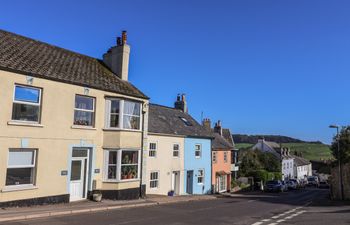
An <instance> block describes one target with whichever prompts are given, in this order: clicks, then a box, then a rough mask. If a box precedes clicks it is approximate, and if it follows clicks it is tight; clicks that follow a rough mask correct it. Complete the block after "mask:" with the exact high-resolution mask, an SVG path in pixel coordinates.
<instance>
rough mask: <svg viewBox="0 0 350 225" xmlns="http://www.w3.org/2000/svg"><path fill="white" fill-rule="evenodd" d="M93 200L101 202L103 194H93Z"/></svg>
mask: <svg viewBox="0 0 350 225" xmlns="http://www.w3.org/2000/svg"><path fill="white" fill-rule="evenodd" d="M92 200H94V201H95V202H101V201H102V194H101V193H96V194H92Z"/></svg>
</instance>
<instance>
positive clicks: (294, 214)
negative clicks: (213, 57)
mask: <svg viewBox="0 0 350 225" xmlns="http://www.w3.org/2000/svg"><path fill="white" fill-rule="evenodd" d="M302 208H303V207H297V208H294V209H291V210H289V211H287V212H284V213H281V214H278V215H276V216H272V217H271V218H269V219H263V220H260V221H259V222H256V223H253V224H252V225H261V224H263V223H264V222H269V221H271V220H276V219H278V218H280V217H284V216H286V215H288V214H290V213H293V212H294V213H293V214H291V215H289V216H287V217H285V218H281V219H279V220H277V221H275V222H273V223H269V224H268V225H277V224H279V223H282V222H285V221H286V220H289V219H292V218H293V217H296V216H298V215H300V214H303V213H305V212H307V211H306V210H301V211H297V210H299V209H302Z"/></svg>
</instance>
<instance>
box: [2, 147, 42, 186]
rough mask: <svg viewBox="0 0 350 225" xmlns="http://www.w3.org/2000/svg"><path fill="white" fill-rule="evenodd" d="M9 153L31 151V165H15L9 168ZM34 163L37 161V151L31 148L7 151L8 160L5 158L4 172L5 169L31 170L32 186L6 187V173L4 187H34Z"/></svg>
mask: <svg viewBox="0 0 350 225" xmlns="http://www.w3.org/2000/svg"><path fill="white" fill-rule="evenodd" d="M11 151H14V152H21V151H22V152H26V151H27V152H28V151H31V152H33V164H32V165H16V166H9V159H10V152H11ZM36 161H37V149H32V148H12V149H9V151H8V158H7V167H6V170H7V169H25V168H33V171H32V176H33V183H32V184H14V185H6V179H7V173H6V176H5V187H11V188H12V187H16V188H17V187H18V188H21V187H34V186H35V183H36V170H37V168H36Z"/></svg>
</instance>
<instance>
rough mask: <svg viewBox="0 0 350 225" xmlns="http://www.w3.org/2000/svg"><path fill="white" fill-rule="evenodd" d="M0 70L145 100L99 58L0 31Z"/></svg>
mask: <svg viewBox="0 0 350 225" xmlns="http://www.w3.org/2000/svg"><path fill="white" fill-rule="evenodd" d="M0 69H1V70H7V71H11V72H17V73H21V74H25V75H30V76H33V77H40V78H44V79H49V80H54V81H58V82H64V83H69V84H74V85H79V86H84V87H90V88H96V89H100V90H104V91H109V92H114V93H119V94H124V95H128V96H134V97H139V98H144V99H148V97H147V96H146V95H144V94H143V93H142V92H141V91H140V90H138V89H137V88H136V87H134V86H133V85H132V84H131V83H129V82H127V81H123V80H121V79H120V78H119V77H118V76H117V75H115V74H114V73H113V72H111V71H110V70H109V69H108V68H107V67H106V66H104V64H103V62H102V61H101V60H99V59H96V58H92V57H89V56H86V55H82V54H78V53H75V52H72V51H69V50H66V49H63V48H59V47H56V46H53V45H50V44H47V43H43V42H40V41H37V40H33V39H30V38H27V37H23V36H20V35H17V34H13V33H10V32H7V31H4V30H1V29H0Z"/></svg>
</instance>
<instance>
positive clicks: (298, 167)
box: [294, 156, 312, 180]
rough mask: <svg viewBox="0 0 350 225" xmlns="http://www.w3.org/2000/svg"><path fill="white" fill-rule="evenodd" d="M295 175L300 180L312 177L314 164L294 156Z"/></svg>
mask: <svg viewBox="0 0 350 225" xmlns="http://www.w3.org/2000/svg"><path fill="white" fill-rule="evenodd" d="M294 175H295V178H296V179H298V180H304V179H306V178H307V177H308V176H312V164H311V162H310V161H308V160H306V159H304V158H302V157H299V156H294Z"/></svg>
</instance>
